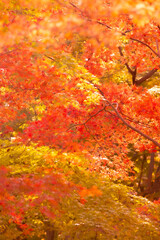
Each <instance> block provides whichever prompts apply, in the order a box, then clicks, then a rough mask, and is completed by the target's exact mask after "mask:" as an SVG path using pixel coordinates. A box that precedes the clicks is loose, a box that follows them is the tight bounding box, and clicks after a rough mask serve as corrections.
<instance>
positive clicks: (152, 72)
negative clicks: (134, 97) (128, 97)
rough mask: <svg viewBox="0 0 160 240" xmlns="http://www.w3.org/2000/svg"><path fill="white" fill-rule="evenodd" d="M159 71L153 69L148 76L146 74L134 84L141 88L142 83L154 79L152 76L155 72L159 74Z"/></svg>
mask: <svg viewBox="0 0 160 240" xmlns="http://www.w3.org/2000/svg"><path fill="white" fill-rule="evenodd" d="M157 71H158V69H156V68H153V69H152V70H151V71H150V72H148V73H147V74H145V75H144V76H143V77H142V78H140V79H139V80H136V81H135V82H134V84H135V85H136V86H139V85H140V84H141V83H143V82H145V81H146V80H147V79H149V78H150V77H152V75H153V74H154V73H155V72H157Z"/></svg>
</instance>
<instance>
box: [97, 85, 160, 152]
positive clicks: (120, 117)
mask: <svg viewBox="0 0 160 240" xmlns="http://www.w3.org/2000/svg"><path fill="white" fill-rule="evenodd" d="M95 87H96V86H95ZM96 88H97V89H98V90H99V92H100V93H101V95H102V96H103V98H104V100H105V102H107V103H108V105H110V106H111V107H112V109H113V110H114V112H115V113H116V114H117V116H118V118H119V119H120V120H121V121H122V122H123V123H124V124H125V125H126V126H127V127H129V128H130V129H132V130H133V131H135V132H137V133H139V134H140V135H141V136H143V137H144V138H146V139H148V140H149V141H151V142H153V143H154V144H155V145H156V146H157V147H159V148H160V143H158V142H157V141H156V140H154V139H153V138H151V137H150V136H148V135H147V134H145V133H143V132H141V131H140V130H139V129H137V128H135V127H133V126H132V125H130V124H129V123H128V122H126V120H125V119H124V118H123V117H122V116H121V115H120V114H119V112H118V110H117V109H116V108H115V107H114V105H113V104H112V103H111V102H110V101H109V100H107V99H106V97H105V95H104V93H103V92H102V91H101V90H100V89H99V88H98V87H96Z"/></svg>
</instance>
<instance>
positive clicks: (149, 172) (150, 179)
mask: <svg viewBox="0 0 160 240" xmlns="http://www.w3.org/2000/svg"><path fill="white" fill-rule="evenodd" d="M154 156H155V153H154V152H152V153H151V158H150V164H149V169H148V186H147V189H148V190H149V191H150V190H151V186H152V173H153V170H154Z"/></svg>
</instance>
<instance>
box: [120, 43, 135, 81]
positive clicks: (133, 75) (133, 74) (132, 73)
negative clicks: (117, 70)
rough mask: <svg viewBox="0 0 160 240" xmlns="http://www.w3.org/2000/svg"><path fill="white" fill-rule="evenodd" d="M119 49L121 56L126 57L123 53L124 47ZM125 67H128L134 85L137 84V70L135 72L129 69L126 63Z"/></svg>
mask: <svg viewBox="0 0 160 240" xmlns="http://www.w3.org/2000/svg"><path fill="white" fill-rule="evenodd" d="M118 49H119V53H120V55H121V56H122V57H124V55H123V52H122V47H120V46H119V47H118ZM125 66H126V67H127V69H128V72H129V73H130V74H131V75H132V83H133V84H135V82H136V75H137V68H135V70H132V69H131V68H130V67H129V65H128V63H125Z"/></svg>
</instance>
